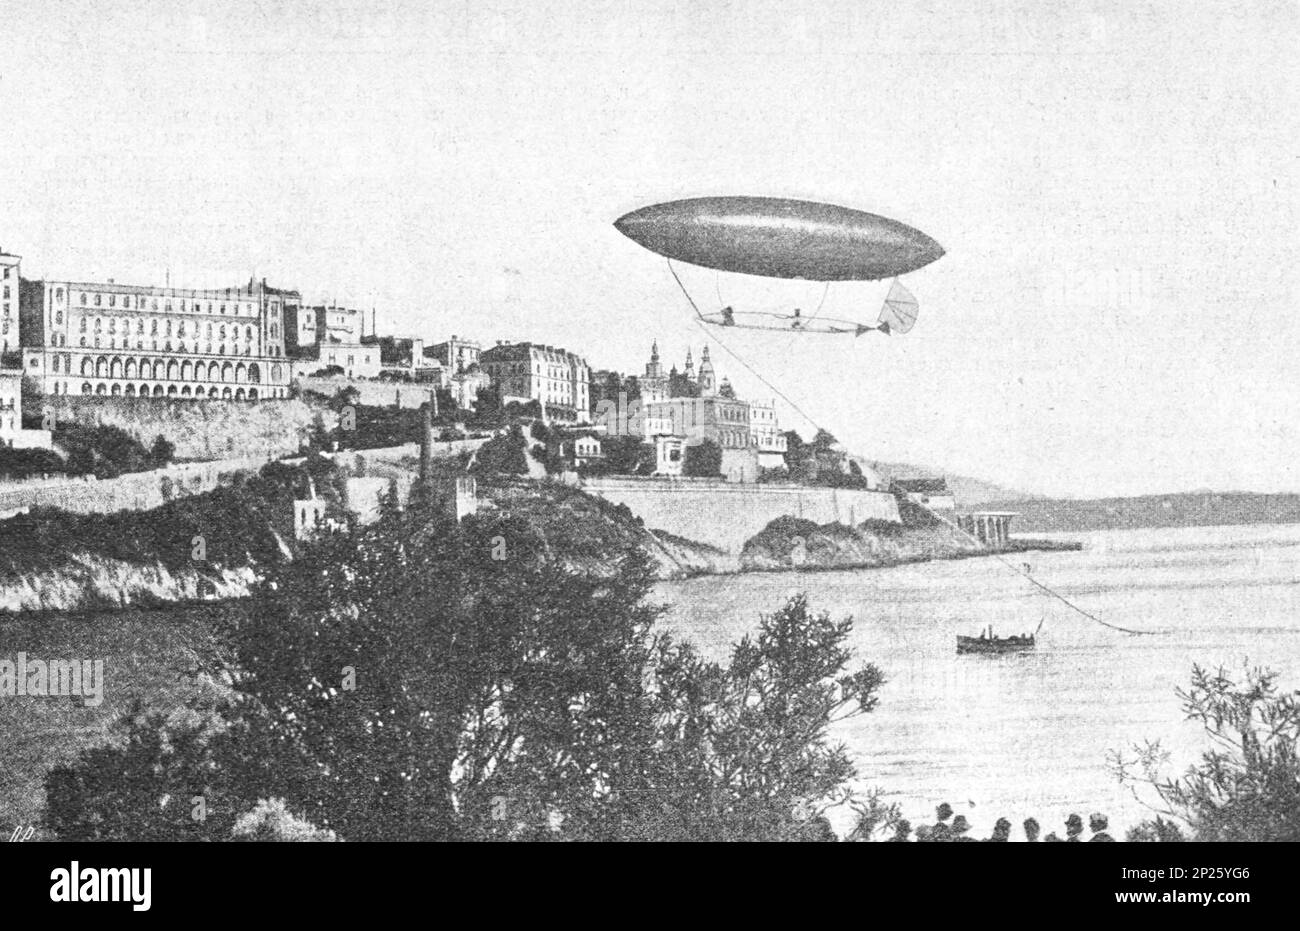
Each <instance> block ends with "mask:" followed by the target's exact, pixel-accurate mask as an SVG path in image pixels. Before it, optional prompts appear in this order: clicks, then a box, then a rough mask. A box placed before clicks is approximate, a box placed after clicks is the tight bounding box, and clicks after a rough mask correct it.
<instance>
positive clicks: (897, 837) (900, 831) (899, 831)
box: [888, 818, 921, 844]
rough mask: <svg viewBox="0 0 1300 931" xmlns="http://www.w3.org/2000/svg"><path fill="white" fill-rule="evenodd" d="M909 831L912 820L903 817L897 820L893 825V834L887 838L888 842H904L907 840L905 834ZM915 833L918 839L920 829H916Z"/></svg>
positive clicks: (910, 830)
mask: <svg viewBox="0 0 1300 931" xmlns="http://www.w3.org/2000/svg"><path fill="white" fill-rule="evenodd" d="M911 833H912V822H910V821H908V820H907V819H906V818H904V819H903V820H901V821H899V822H898V824H896V825H894V836H893V837H891V838H890V839H889V841H888V843H895V844H905V843H907V842H908V836H907V835H909V834H911ZM916 833H917V835H918V840H919V839H920V833H921V832H920V830H917V832H916Z"/></svg>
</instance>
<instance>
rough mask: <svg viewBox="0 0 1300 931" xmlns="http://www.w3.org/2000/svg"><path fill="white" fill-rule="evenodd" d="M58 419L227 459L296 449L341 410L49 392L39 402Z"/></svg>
mask: <svg viewBox="0 0 1300 931" xmlns="http://www.w3.org/2000/svg"><path fill="white" fill-rule="evenodd" d="M36 406H38V407H39V408H40V409H42V410H43V412H44V413H46V414H53V415H54V418H55V420H58V421H61V422H65V423H67V422H72V423H81V424H104V425H107V426H113V427H120V428H122V429H123V430H125V431H126V432H128V433H130V434H132V435H134V436H135V437H137V438H138V439H139V440H140V442H142V443H143V444H144V445H145V446H146V447H148V446H150V445H151V444H152V443H153V440H154V437H156V436H158V435H159V434H162V435H163V436H165V437H166V438H167V439H168V441H169V442H171V443H174V444H175V446H176V458H177V459H224V458H229V457H237V456H249V455H259V456H262V457H264V458H266V459H272V458H276V457H279V456H284V455H287V454H292V453H296V452H297V451H298V450H299V449H300V448H301V447H302V444H303V443H305V442H306V440H307V439H308V437H309V436H310V435H311V429H312V422H313V420H314V419H315V418H316V416H317V415H319V416H320V417H321V419H322V420H323V422H324V425H325V428H326V429H327V430H332V429H333V428H334V427H336V426H338V415H337V414H335V413H334V412H333V411H331V410H330V409H329V408H328V407H327V406H326V405H325V404H323V403H313V402H308V401H302V400H296V399H291V398H285V399H283V400H265V401H216V400H213V401H195V400H189V399H175V398H99V397H89V398H88V397H81V396H78V395H46V396H45V397H43V398H41V399H40V400H39V401H38V402H36Z"/></svg>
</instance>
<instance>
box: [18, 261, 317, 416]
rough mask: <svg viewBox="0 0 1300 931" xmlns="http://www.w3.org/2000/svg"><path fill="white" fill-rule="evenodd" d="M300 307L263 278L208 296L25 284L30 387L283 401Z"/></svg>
mask: <svg viewBox="0 0 1300 931" xmlns="http://www.w3.org/2000/svg"><path fill="white" fill-rule="evenodd" d="M301 303H302V299H301V296H300V295H299V294H298V292H296V291H284V290H280V289H278V288H272V287H268V286H267V284H266V281H265V280H262V281H260V282H256V281H250V282H249V283H248V284H247V285H246V286H243V287H236V288H225V289H218V290H208V291H193V290H187V289H182V288H165V287H164V288H160V287H141V286H136V285H123V284H117V283H115V282H113V281H111V280H110V281H106V282H78V281H26V280H24V281H23V282H22V295H21V301H20V321H19V323H20V326H19V340H18V343H19V345H20V347H21V350H22V366H23V376H24V381H25V384H26V385H27V386H28V387H29V388H30V390H32V391H33V392H34V393H37V394H51V395H57V394H75V395H92V396H109V397H172V398H220V399H228V400H235V401H240V400H247V401H259V400H264V399H267V398H282V397H285V396H287V394H288V391H289V381H290V366H289V363H288V360H287V359H286V358H285V321H286V319H287V318H288V317H289V315H290V313H291V312H296V310H297V308H298V307H300V306H301Z"/></svg>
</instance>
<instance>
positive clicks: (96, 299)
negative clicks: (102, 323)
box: [95, 294, 101, 307]
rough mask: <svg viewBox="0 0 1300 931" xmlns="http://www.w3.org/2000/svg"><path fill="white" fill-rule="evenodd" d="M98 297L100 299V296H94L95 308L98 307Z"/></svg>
mask: <svg viewBox="0 0 1300 931" xmlns="http://www.w3.org/2000/svg"><path fill="white" fill-rule="evenodd" d="M100 297H101V295H98V294H96V295H95V306H96V307H98V306H99V301H100Z"/></svg>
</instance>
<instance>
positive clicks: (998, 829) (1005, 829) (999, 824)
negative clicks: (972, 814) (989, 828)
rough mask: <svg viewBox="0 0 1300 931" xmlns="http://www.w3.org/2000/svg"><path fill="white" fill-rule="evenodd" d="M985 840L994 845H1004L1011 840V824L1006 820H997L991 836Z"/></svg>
mask: <svg viewBox="0 0 1300 931" xmlns="http://www.w3.org/2000/svg"><path fill="white" fill-rule="evenodd" d="M985 840H988V841H990V842H992V843H995V844H1005V843H1006V842H1007V841H1009V840H1011V822H1010V821H1008V820H1007V819H1006V818H999V819H998V820H997V821H996V822H995V823H994V825H993V834H992V835H991V836H989V837H987V838H985Z"/></svg>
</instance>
